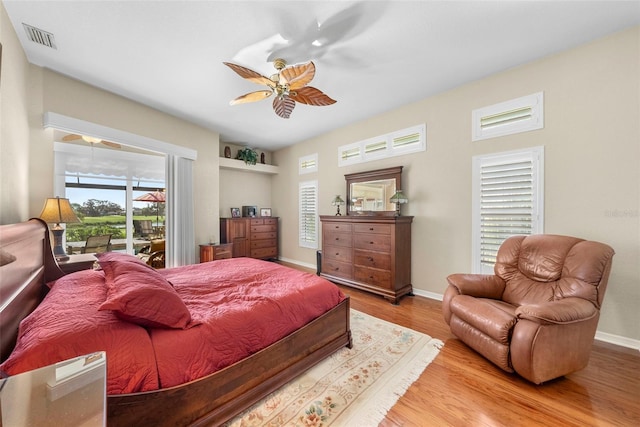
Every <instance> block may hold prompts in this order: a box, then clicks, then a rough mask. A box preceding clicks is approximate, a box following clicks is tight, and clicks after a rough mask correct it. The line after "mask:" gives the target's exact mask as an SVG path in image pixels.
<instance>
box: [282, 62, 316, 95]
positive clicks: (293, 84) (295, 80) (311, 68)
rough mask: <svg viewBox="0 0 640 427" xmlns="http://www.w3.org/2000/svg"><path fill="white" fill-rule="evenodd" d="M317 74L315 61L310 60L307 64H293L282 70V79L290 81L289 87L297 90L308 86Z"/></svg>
mask: <svg viewBox="0 0 640 427" xmlns="http://www.w3.org/2000/svg"><path fill="white" fill-rule="evenodd" d="M315 75H316V66H315V64H314V63H313V61H309V62H307V63H306V64H298V65H292V66H291V67H286V68H284V69H282V71H280V80H281V84H282V79H283V78H284V79H285V80H286V83H289V89H290V90H295V89H298V88H301V87H303V86H306V85H307V84H308V83H309V82H310V81H311V80H313V77H314V76H315Z"/></svg>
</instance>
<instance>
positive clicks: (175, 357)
mask: <svg viewBox="0 0 640 427" xmlns="http://www.w3.org/2000/svg"><path fill="white" fill-rule="evenodd" d="M132 258H133V257H132ZM110 262H111V263H112V267H113V266H114V265H117V266H120V267H122V266H123V264H121V263H120V262H119V261H118V262H117V264H116V261H113V260H111V261H110ZM128 262H131V260H129V261H128ZM101 263H102V261H101ZM126 265H127V266H128V265H129V264H126ZM103 266H104V267H105V272H106V275H107V278H108V279H107V280H105V273H104V272H103V271H83V272H78V273H73V274H70V275H67V276H65V277H63V278H61V279H59V280H58V281H56V282H55V284H54V285H53V287H52V289H51V291H50V292H49V294H48V295H47V297H46V298H45V300H44V301H43V302H42V303H41V304H40V305H39V306H38V308H37V309H36V310H35V311H34V312H33V313H32V314H31V315H29V316H28V317H27V318H25V319H24V320H23V322H22V323H21V325H20V333H19V336H18V343H17V344H16V348H15V350H14V351H13V353H12V354H11V356H10V357H9V359H7V361H5V362H4V363H3V364H2V365H0V369H2V370H4V371H6V372H7V373H9V374H17V373H20V372H24V371H27V370H31V369H35V368H38V367H42V366H46V365H49V364H52V363H56V362H59V361H62V360H65V359H69V358H72V357H75V356H79V355H84V354H88V353H92V352H95V351H106V353H107V373H108V375H107V376H108V378H107V383H108V386H107V392H108V394H123V393H133V392H139V391H148V390H154V389H157V388H165V387H171V386H175V385H179V384H182V383H185V382H188V381H192V380H195V379H197V378H200V377H202V376H204V375H207V374H210V373H213V372H215V371H217V370H219V369H221V368H223V367H225V366H228V365H230V364H232V363H234V362H237V361H239V360H241V359H242V358H244V357H246V356H248V355H250V354H252V353H255V352H257V351H259V350H261V349H263V348H265V347H266V346H268V345H269V344H271V343H274V342H275V341H277V340H279V339H281V338H283V337H285V336H286V335H288V334H290V333H291V332H293V331H295V330H296V329H298V328H300V327H301V326H304V325H305V324H307V323H308V322H309V321H311V320H313V319H315V318H317V317H318V316H320V315H322V314H323V313H325V312H327V311H328V310H330V309H331V308H333V307H335V306H336V305H337V304H338V303H340V302H341V301H342V300H344V299H345V296H344V295H343V294H342V292H341V291H340V290H339V288H337V287H336V286H335V285H333V284H332V283H330V282H328V281H327V280H325V279H322V278H320V277H317V276H315V275H313V274H309V273H303V272H300V271H297V270H293V269H290V268H287V267H283V266H281V265H278V264H275V263H271V262H266V261H260V260H255V259H251V258H234V259H229V260H219V261H214V262H208V263H203V264H196V265H190V266H184V267H178V268H172V269H166V270H159V271H156V270H151V269H149V270H148V271H147V270H145V269H140V268H139V267H138V266H132V267H127V268H119V269H118V268H112V267H110V268H106V267H108V265H107V264H106V261H105V263H103ZM133 267H135V269H136V275H134V276H132V277H135V280H138V281H140V282H136V283H130V282H126V283H127V285H128V286H129V287H131V288H132V289H133V291H138V289H139V287H141V288H144V293H143V294H142V295H143V296H144V301H146V300H147V299H148V298H147V297H148V296H149V294H148V292H149V289H151V290H153V286H156V284H154V285H153V286H149V285H148V284H149V283H151V282H152V281H149V282H146V281H144V275H145V274H148V275H149V277H150V278H151V275H153V276H154V280H155V281H156V282H157V279H160V280H161V281H164V279H162V277H164V278H166V279H168V281H169V282H170V284H167V285H166V286H167V287H168V288H169V289H173V290H171V292H173V293H174V294H175V293H177V295H178V296H179V298H177V297H175V299H177V300H178V301H177V302H178V303H180V304H182V302H184V305H185V306H186V307H187V308H188V311H189V313H190V314H191V322H189V323H188V324H186V325H184V324H183V323H184V322H182V323H181V326H174V328H173V329H170V328H168V327H153V326H149V325H150V324H149V322H147V321H144V319H141V316H142V314H144V315H146V314H149V313H147V312H144V313H142V314H140V311H139V310H137V309H138V308H139V307H138V306H133V307H132V306H129V307H131V308H134V309H135V310H134V311H135V316H131V315H130V313H127V306H126V304H133V303H134V302H136V301H140V300H139V299H138V300H136V299H135V298H129V299H127V298H125V299H123V298H122V292H123V291H122V286H123V283H125V282H122V280H124V279H125V278H127V279H128V277H129V276H128V275H125V274H124V273H120V271H124V270H131V269H132V268H133ZM145 268H146V267H145ZM109 272H111V273H109ZM109 274H120V276H119V277H118V278H116V280H112V279H110V278H109ZM154 283H155V282H154ZM171 285H172V286H171ZM114 289H115V290H117V291H118V292H120V294H118V295H117V297H118V299H119V302H120V303H121V305H122V307H121V308H122V310H121V311H124V312H125V313H117V310H116V309H115V308H113V307H112V306H113V305H114V304H110V305H109V309H105V299H109V297H108V295H109V292H112V294H113V292H114ZM163 292H164V293H163V294H161V293H158V295H164V296H163V297H162V298H167V295H169V294H168V293H167V289H163ZM136 297H137V298H139V297H140V295H137V296H136ZM180 300H182V302H180ZM123 301H125V302H123ZM162 301H165V300H164V299H162V300H161V301H160V304H156V305H153V304H152V305H150V306H149V307H146V306H145V310H147V311H148V310H155V313H154V312H152V313H150V316H151V317H152V318H153V319H154V322H156V323H157V321H159V320H164V319H165V318H166V316H165V315H166V313H163V310H165V311H166V307H167V305H166V304H164V303H162ZM167 301H168V300H167ZM175 303H176V301H173V303H172V304H173V305H172V306H175ZM101 305H102V310H99V309H100V307H101ZM141 305H145V304H141ZM112 310H114V311H112ZM189 313H187V315H188V314H189ZM156 315H160V317H161V318H160V319H158V318H157V316H156ZM181 319H182V317H181ZM154 322H151V325H154V324H156V323H154ZM140 325H143V326H140ZM181 328H184V329H181Z"/></svg>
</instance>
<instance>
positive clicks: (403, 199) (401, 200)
mask: <svg viewBox="0 0 640 427" xmlns="http://www.w3.org/2000/svg"><path fill="white" fill-rule="evenodd" d="M389 203H395V204H396V216H400V205H403V204H405V203H409V199H407V196H405V195H404V193H403V192H402V190H396V192H395V194H394V195H393V196H391V198H390V199H389Z"/></svg>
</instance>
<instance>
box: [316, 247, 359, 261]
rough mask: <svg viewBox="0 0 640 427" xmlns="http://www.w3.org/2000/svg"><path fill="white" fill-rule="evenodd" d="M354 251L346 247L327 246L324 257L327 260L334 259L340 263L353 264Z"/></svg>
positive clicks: (323, 252) (323, 253)
mask: <svg viewBox="0 0 640 427" xmlns="http://www.w3.org/2000/svg"><path fill="white" fill-rule="evenodd" d="M351 253H352V249H351V248H348V247H344V246H331V245H325V246H324V249H323V251H322V256H323V257H324V258H325V259H332V260H336V261H340V262H349V263H350V262H351V258H352V254H351Z"/></svg>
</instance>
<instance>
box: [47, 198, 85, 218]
mask: <svg viewBox="0 0 640 427" xmlns="http://www.w3.org/2000/svg"><path fill="white" fill-rule="evenodd" d="M40 219H41V220H43V221H44V222H47V223H49V224H68V223H72V222H80V220H79V219H78V217H77V216H76V213H75V212H74V211H73V209H72V208H71V203H69V199H63V198H60V197H53V198H49V199H47V201H46V202H44V207H43V208H42V212H40Z"/></svg>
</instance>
